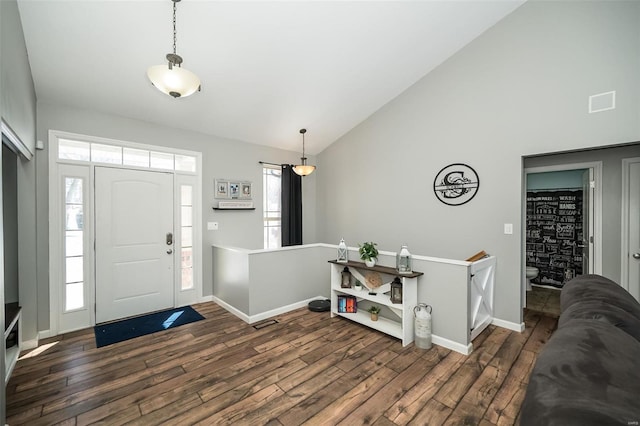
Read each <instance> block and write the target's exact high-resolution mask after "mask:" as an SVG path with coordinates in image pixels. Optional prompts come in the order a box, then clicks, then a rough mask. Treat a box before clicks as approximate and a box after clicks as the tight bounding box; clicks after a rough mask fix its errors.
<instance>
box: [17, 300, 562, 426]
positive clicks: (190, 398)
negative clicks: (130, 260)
mask: <svg viewBox="0 0 640 426" xmlns="http://www.w3.org/2000/svg"><path fill="white" fill-rule="evenodd" d="M194 308H195V309H196V310H197V311H198V312H200V313H201V314H202V315H203V316H204V317H205V320H203V321H199V322H196V323H192V324H187V325H184V326H181V327H177V328H174V329H169V330H166V331H163V332H160V333H155V334H152V335H148V336H144V337H140V338H137V339H132V340H128V341H125V342H121V343H118V344H115V345H111V346H106V347H103V348H99V349H98V348H96V346H95V339H94V335H93V329H87V330H82V331H79V332H74V333H70V334H66V335H64V336H59V337H57V338H52V339H47V340H45V341H42V342H41V345H40V348H38V349H36V350H33V351H30V352H28V353H23V354H22V358H21V360H20V361H18V364H17V366H16V369H15V370H14V373H13V375H12V377H11V380H10V381H9V383H8V385H7V423H8V424H9V425H12V426H14V425H21V424H28V425H32V426H33V425H54V424H61V425H87V424H108V425H121V424H131V425H155V424H171V425H191V424H202V425H212V424H231V423H233V424H239V425H244V424H246V425H258V424H264V425H274V426H275V425H299V424H309V425H316V424H326V425H337V424H344V425H355V424H373V425H406V424H414V425H443V424H450V425H511V424H517V423H518V421H519V419H518V416H519V412H520V405H521V403H522V400H523V398H524V392H525V389H526V385H527V381H528V377H529V373H530V371H531V368H532V366H533V364H534V362H535V360H536V356H537V354H538V353H539V351H540V350H541V348H542V347H543V346H544V344H545V342H546V341H547V339H548V338H549V336H550V335H551V333H552V332H553V330H555V327H556V324H557V319H555V318H551V317H548V316H544V315H541V314H539V313H535V312H527V313H526V314H525V323H526V330H525V332H523V333H517V332H512V331H509V330H505V329H502V328H499V327H495V326H490V327H488V328H487V329H486V330H485V331H484V332H483V333H482V334H481V335H480V336H478V337H477V338H476V340H475V341H474V347H475V350H474V352H473V353H472V354H471V355H469V356H463V355H461V354H459V353H457V352H453V351H450V350H447V349H444V348H442V347H440V346H435V345H434V346H433V348H432V349H430V350H428V351H427V350H421V349H417V348H415V346H414V345H413V344H412V345H409V346H407V347H406V348H403V347H402V345H401V343H400V341H399V340H397V339H394V338H392V337H389V336H387V335H385V334H382V333H379V332H377V331H374V330H371V329H369V328H366V327H363V326H360V325H358V324H355V323H352V322H351V321H348V320H345V319H341V318H330V316H329V313H328V312H324V313H314V312H309V311H308V310H307V309H299V310H296V311H293V312H290V313H287V314H284V315H281V316H279V317H277V318H276V319H277V320H278V323H277V324H274V325H270V326H268V327H264V328H262V329H259V330H257V329H255V328H254V327H252V326H251V325H248V324H246V323H244V322H242V321H241V320H239V319H237V318H236V317H234V316H233V315H231V314H229V313H228V312H226V311H225V310H223V309H222V308H220V307H219V306H218V305H216V304H214V303H203V304H199V305H195V306H194Z"/></svg>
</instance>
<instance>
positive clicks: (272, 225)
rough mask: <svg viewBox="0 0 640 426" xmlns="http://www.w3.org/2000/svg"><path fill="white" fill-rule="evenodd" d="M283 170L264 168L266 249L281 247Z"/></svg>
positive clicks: (263, 198)
mask: <svg viewBox="0 0 640 426" xmlns="http://www.w3.org/2000/svg"><path fill="white" fill-rule="evenodd" d="M281 181H282V170H281V169H280V167H269V166H264V167H263V168H262V200H263V201H262V205H263V211H264V248H266V249H269V248H278V247H280V246H281V241H282V239H281V235H282V216H281V215H282V200H281V197H280V190H281Z"/></svg>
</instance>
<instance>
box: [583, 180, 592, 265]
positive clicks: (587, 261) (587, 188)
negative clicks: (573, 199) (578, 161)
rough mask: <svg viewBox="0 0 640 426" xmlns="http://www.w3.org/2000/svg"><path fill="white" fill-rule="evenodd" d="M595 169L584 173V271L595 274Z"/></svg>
mask: <svg viewBox="0 0 640 426" xmlns="http://www.w3.org/2000/svg"><path fill="white" fill-rule="evenodd" d="M592 181H593V169H586V170H585V171H584V173H582V243H581V247H582V273H583V274H593V262H592V261H591V259H592V256H593V189H594V188H593V185H592V183H591V182H592Z"/></svg>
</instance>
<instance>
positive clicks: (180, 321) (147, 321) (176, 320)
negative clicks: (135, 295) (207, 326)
mask: <svg viewBox="0 0 640 426" xmlns="http://www.w3.org/2000/svg"><path fill="white" fill-rule="evenodd" d="M203 319H204V317H203V316H202V315H200V314H199V313H198V312H196V311H195V310H194V309H193V308H192V307H191V306H184V307H182V308H175V309H167V310H166V311H160V312H154V313H152V314H149V315H143V316H141V317H136V318H129V319H126V320H122V321H117V322H112V323H109V324H102V325H96V326H95V327H93V330H94V332H95V334H96V346H97V347H99V348H101V347H103V346H107V345H112V344H114V343H118V342H123V341H125V340H129V339H133V338H134V337H140V336H144V335H147V334H151V333H155V332H157V331H162V330H166V329H169V328H174V327H178V326H181V325H185V324H189V323H191V322H196V321H200V320H203Z"/></svg>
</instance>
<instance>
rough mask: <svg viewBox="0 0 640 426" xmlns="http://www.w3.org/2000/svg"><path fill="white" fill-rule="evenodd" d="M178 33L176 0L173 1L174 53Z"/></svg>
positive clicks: (174, 51)
mask: <svg viewBox="0 0 640 426" xmlns="http://www.w3.org/2000/svg"><path fill="white" fill-rule="evenodd" d="M177 38H178V33H177V32H176V1H175V0H174V1H173V54H174V55H176V54H177V53H176V39H177Z"/></svg>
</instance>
